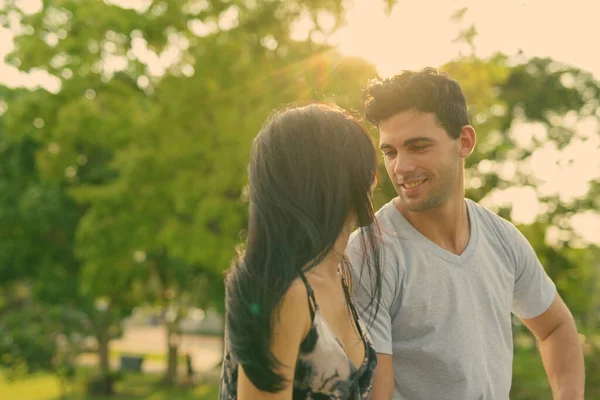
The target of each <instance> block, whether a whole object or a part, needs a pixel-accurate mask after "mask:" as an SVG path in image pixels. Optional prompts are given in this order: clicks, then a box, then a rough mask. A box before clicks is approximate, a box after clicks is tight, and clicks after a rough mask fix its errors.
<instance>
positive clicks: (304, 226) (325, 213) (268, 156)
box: [226, 104, 381, 392]
mask: <svg viewBox="0 0 600 400" xmlns="http://www.w3.org/2000/svg"><path fill="white" fill-rule="evenodd" d="M376 170H377V155H376V152H375V148H374V147H373V144H372V142H371V139H370V137H369V136H368V134H367V133H366V131H365V129H364V128H363V127H362V126H361V125H360V124H359V123H358V122H357V121H356V120H355V119H354V118H352V117H351V116H350V115H349V114H348V113H347V112H346V111H345V110H343V109H341V108H339V107H337V106H333V105H325V104H311V105H308V106H303V107H295V108H289V109H286V110H283V111H279V112H277V113H275V114H274V115H273V116H272V117H271V118H270V119H269V121H268V122H267V124H266V125H265V126H264V127H263V129H262V130H261V131H260V133H259V134H258V136H257V137H256V138H255V140H254V144H253V146H252V151H251V155H250V165H249V180H250V182H249V200H250V207H249V222H248V237H247V243H246V250H245V253H244V254H243V255H240V256H239V257H238V259H237V261H236V262H235V263H234V266H233V268H232V270H231V271H230V273H229V275H228V277H227V280H226V292H227V296H226V297H227V302H226V306H227V317H226V324H227V331H228V336H229V340H230V345H231V351H232V353H233V355H234V357H235V358H236V359H237V361H238V362H239V363H240V364H241V365H242V366H243V368H244V372H245V373H246V375H247V376H248V378H249V379H250V380H251V381H252V383H253V384H254V385H255V386H256V387H257V388H258V389H260V390H263V391H267V392H277V391H280V390H282V389H283V388H284V387H285V385H286V382H285V380H284V378H283V377H282V376H281V375H279V374H278V373H277V372H276V369H277V368H278V367H279V366H281V363H280V362H279V360H277V359H276V357H274V355H273V353H272V352H271V349H270V347H271V346H270V342H271V337H272V332H271V331H272V321H273V316H274V313H275V311H276V309H277V306H278V305H279V303H280V302H281V299H282V297H283V296H284V295H285V293H286V291H287V290H288V288H289V287H290V285H291V283H292V282H293V281H294V280H295V279H296V278H298V277H299V273H300V272H301V271H307V270H309V269H311V268H313V267H314V266H316V265H317V264H319V263H320V262H321V261H322V260H323V259H324V258H325V256H327V254H328V253H330V251H331V250H333V248H334V245H335V242H336V240H337V239H338V237H339V235H340V234H341V232H342V229H343V228H344V225H345V223H346V222H347V221H348V217H349V216H354V217H355V218H356V220H357V224H358V225H359V226H360V227H362V233H363V234H361V235H360V237H361V241H362V247H363V254H364V255H365V260H364V262H363V266H362V268H363V269H365V268H366V269H367V270H368V273H369V277H370V278H372V279H371V281H372V282H374V285H373V288H372V291H371V293H372V299H371V304H375V305H376V310H377V308H378V305H379V299H380V297H381V269H380V257H379V246H378V243H377V240H378V238H377V236H378V228H377V224H376V223H374V221H375V219H374V211H373V203H372V198H371V193H370V191H369V189H370V187H371V185H372V184H373V182H374V179H375V174H376ZM341 265H342V266H343V268H346V269H347V268H348V267H347V265H346V263H341ZM342 273H343V275H344V276H345V277H346V279H348V277H349V276H350V274H349V271H347V270H345V271H342ZM361 275H362V270H361ZM375 312H376V311H375Z"/></svg>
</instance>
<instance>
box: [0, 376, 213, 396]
mask: <svg viewBox="0 0 600 400" xmlns="http://www.w3.org/2000/svg"><path fill="white" fill-rule="evenodd" d="M159 379H160V377H159V376H156V375H148V374H146V375H144V374H126V375H124V378H123V380H121V381H119V382H117V383H116V384H115V391H116V395H115V396H114V397H107V398H103V397H95V398H94V400H117V399H118V400H140V399H143V400H214V399H216V398H218V396H219V391H218V386H217V385H216V384H215V383H213V384H202V385H198V386H195V387H191V388H174V389H168V388H165V387H163V386H160V385H159V384H158V381H159ZM68 393H69V396H67V399H68V400H90V398H89V397H86V396H85V395H84V391H83V385H82V380H81V379H79V380H77V381H76V382H75V384H74V385H73V387H71V388H70V389H69V391H68ZM0 394H1V395H0V398H1V399H2V400H59V395H60V388H59V384H58V380H57V379H56V378H55V377H54V376H52V375H48V374H36V375H33V376H31V377H28V378H26V379H21V380H18V381H16V382H7V381H6V380H5V379H4V377H2V376H0Z"/></svg>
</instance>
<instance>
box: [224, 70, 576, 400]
mask: <svg viewBox="0 0 600 400" xmlns="http://www.w3.org/2000/svg"><path fill="white" fill-rule="evenodd" d="M364 106H365V113H366V118H367V119H368V120H369V121H370V122H372V123H373V124H374V125H375V126H377V128H378V130H379V148H380V150H381V152H382V153H383V159H384V162H385V167H386V169H387V172H388V175H389V177H390V179H391V181H392V183H393V185H394V187H395V189H396V191H397V193H398V197H396V198H394V199H393V200H391V201H390V202H389V203H387V204H386V205H384V206H383V207H382V208H381V209H380V210H379V211H378V212H377V213H376V214H375V213H374V211H373V205H372V194H373V189H374V187H375V185H376V184H377V173H376V170H377V155H376V152H375V149H374V147H373V145H372V143H371V141H370V138H369V136H368V135H367V133H366V132H365V130H364V128H363V127H362V126H361V125H360V124H359V123H358V122H356V121H355V120H354V119H353V118H351V117H350V116H349V115H348V114H347V113H346V112H345V111H344V110H342V109H340V108H338V107H335V106H330V105H320V104H314V105H309V106H305V107H299V108H292V109H288V110H286V111H283V112H280V113H278V114H276V115H275V116H274V117H272V119H271V120H270V121H269V122H268V123H267V124H266V126H265V127H264V128H263V129H262V130H261V132H260V133H259V134H258V136H257V137H256V139H255V140H254V144H253V149H252V153H251V158H250V167H249V177H250V187H249V195H250V214H249V215H250V219H249V224H248V240H247V245H246V249H245V253H244V254H243V255H242V256H240V258H239V261H238V262H237V263H236V265H235V266H234V267H233V268H232V271H231V272H230V274H229V276H228V278H227V280H226V285H227V302H226V307H227V316H226V334H225V356H224V360H223V371H222V380H221V399H222V400H233V399H239V400H255V399H273V400H275V399H303V400H305V399H352V400H356V399H369V398H370V399H373V400H382V399H385V400H389V399H392V398H393V399H411V400H412V399H415V400H418V399H423V400H439V399H452V400H480V399H485V400H491V399H494V400H497V399H501V400H505V399H508V396H509V391H510V386H511V376H512V355H513V343H512V329H511V312H512V313H514V314H515V315H516V316H517V317H519V318H520V319H521V321H522V322H523V323H524V324H525V325H526V326H527V328H529V330H530V331H531V332H532V333H533V334H534V335H535V336H536V338H537V339H538V343H539V346H540V352H541V355H542V360H543V363H544V367H545V369H546V373H547V376H548V379H549V381H550V384H551V387H552V391H553V394H554V399H568V400H580V399H583V390H584V388H583V386H584V367H583V355H582V349H581V346H580V343H579V338H578V334H577V330H576V327H575V323H574V321H573V317H572V316H571V313H570V312H569V310H568V308H567V307H566V305H565V304H564V302H563V301H562V300H561V298H560V296H559V295H558V294H557V291H556V288H555V285H554V284H553V282H552V281H551V280H550V279H549V278H548V277H547V275H546V273H545V271H544V269H543V267H542V265H541V264H540V262H539V261H538V259H537V257H536V255H535V253H534V251H533V249H532V247H531V246H530V244H529V243H528V242H527V240H526V239H525V237H524V236H523V235H522V234H521V233H520V232H519V231H518V230H517V229H516V228H515V227H514V226H513V225H512V224H510V223H509V222H507V221H506V220H504V219H502V218H500V217H499V216H497V215H495V214H493V213H492V212H490V211H488V210H487V209H485V208H483V207H482V206H480V205H478V204H476V203H474V202H473V201H471V200H469V199H465V198H464V162H465V159H466V158H467V157H468V156H469V155H470V154H471V153H472V152H473V149H474V147H475V142H476V135H475V131H474V129H473V128H472V127H471V126H470V125H469V121H468V117H467V106H466V102H465V99H464V96H463V94H462V91H461V88H460V86H459V84H458V83H457V82H456V81H454V80H451V79H449V78H448V77H446V76H445V75H444V74H442V73H439V72H437V71H436V70H435V69H432V68H428V69H425V70H423V71H421V72H403V73H402V74H400V75H397V76H395V77H393V78H391V79H388V80H384V81H380V82H376V83H372V84H371V85H370V86H369V87H368V88H367V89H366V90H365V97H364ZM356 227H359V229H358V230H357V231H355V232H352V231H353V230H354V229H355V228H356Z"/></svg>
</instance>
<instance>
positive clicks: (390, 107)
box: [363, 68, 469, 139]
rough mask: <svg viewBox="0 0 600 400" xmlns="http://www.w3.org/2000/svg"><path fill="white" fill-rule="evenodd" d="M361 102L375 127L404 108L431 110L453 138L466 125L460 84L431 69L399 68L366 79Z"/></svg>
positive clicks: (466, 120) (426, 111) (465, 104)
mask: <svg viewBox="0 0 600 400" xmlns="http://www.w3.org/2000/svg"><path fill="white" fill-rule="evenodd" d="M363 105H364V107H365V113H366V117H367V119H368V120H369V121H370V122H371V123H372V124H374V125H375V126H377V127H379V124H380V123H381V122H383V121H385V120H386V119H388V118H390V117H391V116H393V115H394V114H397V113H400V112H403V111H406V110H415V111H419V112H423V113H434V114H435V116H436V118H437V120H438V122H439V123H440V124H441V125H442V126H443V127H444V128H445V129H446V131H447V132H448V135H450V137H452V138H454V139H456V138H458V137H459V135H460V132H461V130H462V127H463V126H465V125H469V116H468V113H467V103H466V101H465V96H464V95H463V93H462V90H461V88H460V85H459V84H458V82H457V81H455V80H453V79H450V78H448V76H447V75H446V74H445V73H443V72H440V71H438V70H437V69H435V68H425V69H423V70H421V71H419V72H415V71H403V72H402V73H401V74H399V75H396V76H394V77H392V78H388V79H384V80H376V81H372V82H370V83H369V85H368V86H367V87H366V88H365V90H364V94H363Z"/></svg>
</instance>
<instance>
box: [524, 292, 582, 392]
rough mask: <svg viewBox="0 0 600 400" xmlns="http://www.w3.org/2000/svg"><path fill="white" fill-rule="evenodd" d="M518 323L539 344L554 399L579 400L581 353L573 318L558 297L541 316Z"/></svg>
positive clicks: (557, 296) (580, 389) (557, 295)
mask: <svg viewBox="0 0 600 400" xmlns="http://www.w3.org/2000/svg"><path fill="white" fill-rule="evenodd" d="M522 321H523V323H524V324H525V326H527V328H528V329H529V330H530V331H531V332H532V333H533V334H534V335H535V337H536V338H537V340H538V341H539V344H540V353H541V355H542V361H543V363H544V368H545V369H546V375H547V376H548V380H549V381H550V386H551V387H552V393H553V397H554V399H555V400H583V392H584V386H585V370H584V364H583V351H582V347H581V342H580V341H579V334H578V333H577V328H576V326H575V321H574V320H573V316H572V315H571V312H570V311H569V309H568V308H567V306H566V305H565V303H564V302H563V300H562V299H561V297H560V295H559V294H558V293H557V294H556V297H555V299H554V301H553V302H552V304H551V305H550V307H549V308H548V309H547V310H546V311H545V312H543V313H542V314H540V315H539V316H537V317H535V318H532V319H522Z"/></svg>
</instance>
